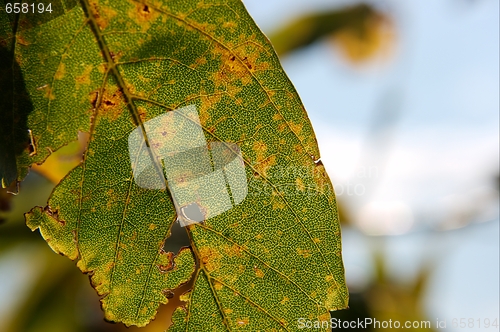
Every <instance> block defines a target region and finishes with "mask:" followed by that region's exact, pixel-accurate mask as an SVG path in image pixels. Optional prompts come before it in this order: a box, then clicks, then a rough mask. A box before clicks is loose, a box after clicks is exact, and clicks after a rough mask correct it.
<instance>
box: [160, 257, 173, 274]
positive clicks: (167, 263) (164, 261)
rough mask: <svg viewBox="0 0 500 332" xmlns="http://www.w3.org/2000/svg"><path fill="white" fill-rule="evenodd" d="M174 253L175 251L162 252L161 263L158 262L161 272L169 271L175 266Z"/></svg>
mask: <svg viewBox="0 0 500 332" xmlns="http://www.w3.org/2000/svg"><path fill="white" fill-rule="evenodd" d="M173 258H174V253H173V252H162V253H161V256H160V260H161V263H160V264H158V268H159V269H160V271H161V272H168V271H170V270H172V269H173V268H174V260H173Z"/></svg>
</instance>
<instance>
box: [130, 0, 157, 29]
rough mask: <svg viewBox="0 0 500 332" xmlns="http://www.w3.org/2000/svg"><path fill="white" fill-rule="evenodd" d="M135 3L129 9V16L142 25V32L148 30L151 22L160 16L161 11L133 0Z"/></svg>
mask: <svg viewBox="0 0 500 332" xmlns="http://www.w3.org/2000/svg"><path fill="white" fill-rule="evenodd" d="M133 5H134V6H133V7H132V8H131V9H130V10H129V11H128V17H130V18H131V19H132V20H134V22H135V23H137V25H139V26H140V27H141V29H142V32H146V31H148V30H149V28H150V27H151V23H152V22H154V21H155V20H156V19H157V18H158V17H159V16H160V13H158V12H157V11H156V10H154V9H153V8H151V7H150V6H148V5H146V4H144V3H138V2H133Z"/></svg>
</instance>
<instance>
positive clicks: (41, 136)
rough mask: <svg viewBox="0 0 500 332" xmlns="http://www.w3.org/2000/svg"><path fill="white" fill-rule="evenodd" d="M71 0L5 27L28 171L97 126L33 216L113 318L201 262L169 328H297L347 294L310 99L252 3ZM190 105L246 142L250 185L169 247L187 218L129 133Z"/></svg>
mask: <svg viewBox="0 0 500 332" xmlns="http://www.w3.org/2000/svg"><path fill="white" fill-rule="evenodd" d="M61 6H62V7H61V8H62V9H60V10H59V16H56V17H53V18H51V19H50V20H48V21H47V22H34V23H32V24H27V25H26V26H24V27H23V26H22V25H18V27H20V28H21V29H17V30H16V31H15V34H14V35H15V40H14V41H15V42H13V40H12V38H11V37H9V36H7V37H5V38H4V39H0V41H1V40H4V41H6V43H9V45H12V44H14V45H15V46H14V49H15V52H14V54H15V56H14V59H15V61H16V62H17V63H18V64H19V66H20V68H21V72H22V75H23V78H24V81H25V85H26V89H27V91H28V93H29V95H30V98H31V102H32V104H33V111H32V112H30V113H29V114H28V115H27V116H26V123H27V128H28V129H30V131H31V134H32V136H33V139H32V140H31V145H32V147H31V150H30V149H29V148H26V149H25V150H24V151H23V152H22V153H20V154H16V156H15V158H16V159H15V160H16V164H17V166H16V167H17V169H18V170H19V171H18V178H21V177H22V176H23V174H24V173H25V171H23V170H24V169H25V168H26V167H27V166H28V165H30V164H32V163H33V162H37V163H38V162H42V161H43V160H44V159H45V158H46V157H47V156H48V155H49V153H50V151H53V150H55V149H57V148H59V147H60V146H62V145H64V144H67V143H68V142H69V141H71V140H74V139H76V135H77V132H78V131H79V130H80V131H88V132H90V141H89V145H88V148H87V151H86V153H85V156H84V160H83V162H82V164H81V165H80V166H78V167H77V168H75V169H74V170H73V171H71V172H70V174H69V175H68V176H67V177H66V178H64V179H63V180H62V181H61V183H60V184H59V185H58V186H57V187H56V189H55V190H54V192H53V193H52V196H51V198H50V199H49V202H48V205H47V207H45V208H43V209H42V208H35V209H33V210H32V211H31V212H30V213H29V214H27V216H26V218H27V223H28V226H29V227H30V228H31V229H33V230H35V229H39V230H40V232H41V234H42V236H43V237H44V238H45V239H46V240H47V242H48V243H49V245H50V246H51V247H52V249H53V250H54V251H56V252H59V253H62V254H63V255H66V256H68V257H69V258H71V259H73V260H76V261H77V265H78V267H79V268H80V269H81V270H82V271H83V272H86V273H90V275H91V281H92V284H93V286H94V287H95V288H96V290H97V292H98V293H99V294H100V295H101V296H102V300H101V301H102V306H103V309H104V312H105V316H106V318H107V319H108V320H112V321H119V322H123V323H125V324H127V325H139V326H143V325H145V324H147V323H148V322H149V321H150V320H151V319H152V318H153V317H154V316H155V313H156V310H157V308H158V305H159V304H160V303H166V302H167V296H168V294H166V293H165V292H166V291H168V290H171V289H175V288H176V287H177V286H179V285H180V284H182V283H185V282H187V281H188V280H189V279H190V278H191V276H192V275H193V274H195V278H196V281H195V284H194V288H193V290H192V291H191V292H190V293H189V294H186V295H185V296H184V297H185V298H187V302H188V303H187V305H186V308H180V309H178V310H177V311H176V312H175V314H174V319H173V321H174V325H173V326H172V329H173V330H183V331H186V330H187V331H203V330H207V331H213V330H220V331H226V330H236V329H241V330H247V331H256V330H285V331H286V330H288V331H293V330H297V329H298V324H297V322H298V319H299V318H305V319H309V320H312V321H314V320H327V319H329V311H330V310H337V309H341V308H345V307H346V305H347V290H346V286H345V283H344V270H343V266H342V259H341V243H340V227H339V222H338V218H337V209H336V203H335V196H334V192H333V188H332V186H331V183H330V180H329V179H328V176H327V174H326V172H325V170H324V167H323V165H322V163H321V161H320V160H319V158H320V156H319V151H318V148H317V144H316V140H315V137H314V133H313V130H312V127H311V125H310V122H309V120H308V118H307V115H306V113H305V110H304V108H303V106H302V104H301V102H300V99H299V97H298V95H297V93H296V91H295V89H294V88H293V86H292V84H291V83H290V81H289V79H288V78H287V77H286V75H285V73H284V72H283V69H282V68H281V66H280V64H279V61H278V58H277V56H276V54H275V52H274V50H273V48H272V46H271V45H270V43H269V41H268V40H267V39H266V37H265V36H264V35H263V34H262V33H261V32H260V31H259V29H258V28H257V26H256V25H255V23H254V22H253V21H252V19H251V18H250V16H249V15H248V13H247V12H246V10H245V8H244V6H243V5H242V3H241V2H239V1H236V0H226V1H223V0H212V1H185V0H177V1H154V2H147V3H145V2H135V1H99V2H96V1H88V0H83V1H81V4H80V6H74V5H73V4H72V3H64V2H63V3H62V5H61ZM0 15H3V16H0V19H1V20H2V21H0V23H2V24H0V27H1V26H7V24H6V23H5V22H7V20H6V17H7V15H6V14H5V13H0ZM22 19H23V17H22V16H21V18H20V19H19V21H18V22H23V20H22ZM10 21H13V22H16V20H15V19H14V20H13V19H12V17H11V18H10ZM28 22H31V21H29V20H28ZM14 26H16V25H14ZM188 105H194V106H195V107H196V109H197V110H198V112H199V118H200V121H201V125H202V128H203V131H204V135H205V137H206V139H207V140H208V141H209V142H211V141H217V142H229V143H235V144H237V145H238V146H239V148H240V149H241V153H242V156H243V161H244V165H245V172H246V179H247V182H248V195H247V197H246V198H245V200H244V201H243V202H241V203H240V204H238V205H236V206H235V207H234V208H232V209H230V210H228V211H226V212H224V213H222V214H220V215H218V216H215V217H213V218H210V219H208V220H206V221H205V222H203V223H199V224H194V225H189V226H188V227H187V230H188V232H189V235H190V239H191V249H192V251H191V250H189V249H188V248H184V249H182V250H181V251H180V252H179V253H178V254H177V255H174V254H173V253H167V252H164V251H163V249H162V248H163V245H164V241H165V240H166V241H168V239H167V237H168V235H169V229H170V227H171V225H172V223H173V222H174V221H175V220H176V213H175V208H174V204H173V201H172V198H171V194H170V193H169V191H168V190H164V189H156V190H153V189H145V188H141V187H140V186H138V185H137V183H136V182H135V181H134V176H133V171H132V167H131V164H130V157H129V150H128V145H127V144H128V136H129V134H130V133H131V132H132V131H133V130H134V129H135V128H136V127H137V126H142V124H143V123H144V122H145V121H148V120H150V119H153V118H155V117H157V116H159V115H162V114H166V113H168V112H170V111H172V110H175V109H178V108H180V107H183V106H188ZM195 259H196V260H197V262H198V267H199V268H198V270H197V272H196V273H195ZM325 330H326V329H325Z"/></svg>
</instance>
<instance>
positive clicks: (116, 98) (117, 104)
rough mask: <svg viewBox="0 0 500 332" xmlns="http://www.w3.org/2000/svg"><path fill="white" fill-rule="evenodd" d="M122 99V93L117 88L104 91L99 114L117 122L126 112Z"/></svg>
mask: <svg viewBox="0 0 500 332" xmlns="http://www.w3.org/2000/svg"><path fill="white" fill-rule="evenodd" d="M122 98H123V96H122V92H121V91H120V90H118V89H117V88H116V87H113V88H111V89H109V90H104V95H103V97H102V103H101V107H100V108H99V112H100V113H101V114H102V115H104V116H105V117H107V118H109V119H111V120H116V119H117V118H118V117H119V116H120V114H121V113H122V112H123V110H124V107H123V99H122Z"/></svg>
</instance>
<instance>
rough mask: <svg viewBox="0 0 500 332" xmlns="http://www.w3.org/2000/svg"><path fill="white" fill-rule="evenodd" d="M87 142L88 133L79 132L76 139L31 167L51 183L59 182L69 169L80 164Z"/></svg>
mask: <svg viewBox="0 0 500 332" xmlns="http://www.w3.org/2000/svg"><path fill="white" fill-rule="evenodd" d="M87 142H88V134H87V133H82V132H80V133H79V134H78V141H73V142H71V143H69V144H68V145H66V146H64V147H62V148H61V149H59V150H57V151H55V152H53V153H52V154H51V155H50V157H48V158H47V160H45V162H44V163H43V164H42V165H37V164H33V167H32V169H33V170H34V171H36V172H37V173H39V174H41V175H43V176H45V177H46V178H47V179H49V180H50V181H52V182H53V183H59V182H60V181H61V180H62V179H63V178H64V177H65V176H66V174H68V173H69V171H71V170H72V169H73V168H75V167H76V166H78V164H80V162H81V161H82V157H83V152H84V151H85V146H86V145H87Z"/></svg>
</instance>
